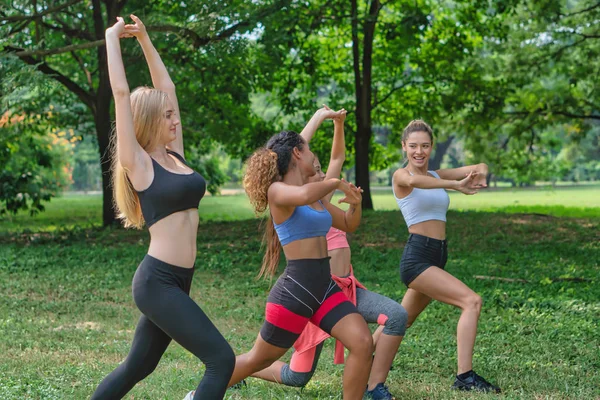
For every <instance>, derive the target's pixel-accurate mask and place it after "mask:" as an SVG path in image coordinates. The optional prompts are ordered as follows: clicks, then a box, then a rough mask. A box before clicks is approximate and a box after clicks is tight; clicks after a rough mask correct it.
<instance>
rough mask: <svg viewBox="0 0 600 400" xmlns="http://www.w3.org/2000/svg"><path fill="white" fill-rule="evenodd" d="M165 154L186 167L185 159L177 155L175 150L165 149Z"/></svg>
mask: <svg viewBox="0 0 600 400" xmlns="http://www.w3.org/2000/svg"><path fill="white" fill-rule="evenodd" d="M167 154H172V155H174V156H175V158H177V159H178V160H179V161H181V162H182V163H184V164H185V165H188V163H187V162H186V161H185V158H183V156H182V155H181V154H179V153H178V152H176V151H175V150H171V149H167Z"/></svg>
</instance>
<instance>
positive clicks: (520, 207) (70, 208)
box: [0, 184, 600, 233]
mask: <svg viewBox="0 0 600 400" xmlns="http://www.w3.org/2000/svg"><path fill="white" fill-rule="evenodd" d="M449 194H450V209H452V210H460V211H465V210H474V211H493V212H506V213H537V214H548V215H553V216H559V217H562V216H567V217H600V185H599V184H596V185H585V186H566V187H557V188H554V189H553V188H550V187H542V188H533V189H507V188H503V189H491V190H482V191H481V192H479V193H478V194H476V195H473V196H465V195H463V194H462V193H458V192H452V191H450V192H449ZM372 196H373V204H374V205H375V209H376V210H397V209H398V206H397V205H396V202H395V200H394V197H393V196H392V193H391V189H389V188H375V189H374V190H373V192H372ZM336 198H339V196H338V197H336ZM101 205H102V196H101V195H82V194H70V193H67V194H65V195H63V196H61V197H58V198H54V199H52V201H51V202H50V203H46V211H45V212H43V213H40V214H38V215H36V216H34V217H31V216H30V215H29V214H28V213H25V212H21V213H19V214H18V215H16V216H4V217H0V233H1V232H14V231H22V230H24V229H27V230H30V231H55V230H57V229H58V230H60V229H65V228H72V227H73V226H76V225H77V226H80V227H85V226H99V225H100V224H101V216H102V209H101ZM253 217H254V213H253V212H252V208H251V207H250V203H249V202H248V199H247V197H246V196H245V195H244V194H236V195H229V196H206V197H205V198H204V199H202V205H201V207H200V218H201V219H202V220H203V221H233V220H240V219H250V218H253Z"/></svg>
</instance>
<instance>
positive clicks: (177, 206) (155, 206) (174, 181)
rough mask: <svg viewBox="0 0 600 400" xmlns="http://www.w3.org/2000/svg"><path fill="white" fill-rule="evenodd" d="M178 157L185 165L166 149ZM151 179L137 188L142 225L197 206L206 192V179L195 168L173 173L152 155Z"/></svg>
mask: <svg viewBox="0 0 600 400" xmlns="http://www.w3.org/2000/svg"><path fill="white" fill-rule="evenodd" d="M167 153H168V154H172V155H173V156H175V157H176V158H177V159H178V160H179V161H181V162H182V163H184V164H185V165H188V164H187V163H186V162H185V159H184V158H183V157H182V156H181V155H180V154H179V153H177V152H174V151H171V150H167ZM150 158H151V159H152V168H153V169H154V179H153V180H152V183H151V184H150V186H149V187H148V188H147V189H145V190H142V191H137V190H136V192H137V194H138V197H139V199H140V206H141V208H142V215H143V216H144V220H145V221H146V225H148V227H151V226H152V225H153V224H154V223H156V222H158V221H160V220H161V219H163V218H165V217H167V216H169V215H171V214H173V213H176V212H178V211H183V210H189V209H190V208H198V205H199V204H200V200H202V197H203V196H204V193H205V192H206V181H205V180H204V178H203V177H202V175H200V174H199V173H197V172H196V171H194V172H192V173H191V174H176V173H174V172H171V171H167V170H166V169H165V168H163V167H162V166H161V165H160V164H159V163H158V162H157V161H156V160H154V159H153V158H152V157H150Z"/></svg>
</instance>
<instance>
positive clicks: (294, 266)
mask: <svg viewBox="0 0 600 400" xmlns="http://www.w3.org/2000/svg"><path fill="white" fill-rule="evenodd" d="M330 259H331V257H324V258H299V259H296V260H287V265H286V267H285V269H286V271H288V272H290V271H306V270H307V269H312V270H313V271H314V270H315V269H316V270H321V269H323V270H326V271H327V272H329V271H330V267H329V260H330Z"/></svg>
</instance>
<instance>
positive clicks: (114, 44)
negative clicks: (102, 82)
mask: <svg viewBox="0 0 600 400" xmlns="http://www.w3.org/2000/svg"><path fill="white" fill-rule="evenodd" d="M106 56H107V63H108V77H109V80H110V87H111V89H112V92H113V95H114V97H115V101H118V100H119V98H121V97H126V96H127V97H128V96H129V85H128V84H127V76H126V75H125V66H124V65H123V57H122V56H121V42H120V41H119V38H118V37H116V36H114V35H111V34H107V35H106Z"/></svg>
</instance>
